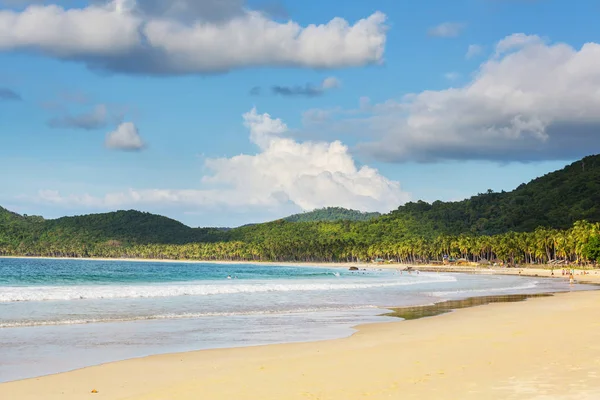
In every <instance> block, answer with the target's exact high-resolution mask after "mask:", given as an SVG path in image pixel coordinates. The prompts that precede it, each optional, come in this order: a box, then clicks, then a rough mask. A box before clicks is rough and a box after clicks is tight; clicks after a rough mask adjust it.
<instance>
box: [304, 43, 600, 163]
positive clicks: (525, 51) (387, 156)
mask: <svg viewBox="0 0 600 400" xmlns="http://www.w3.org/2000/svg"><path fill="white" fill-rule="evenodd" d="M598 65H600V44H598V43H586V44H584V45H583V46H582V47H581V48H579V49H576V48H573V47H571V46H569V45H568V44H565V43H548V42H547V41H545V40H544V39H542V38H540V37H538V36H535V35H524V34H515V35H510V36H507V37H505V38H504V39H502V40H500V41H499V42H498V43H497V44H496V46H495V49H494V52H493V54H492V55H491V57H490V58H489V59H488V60H487V61H486V62H484V63H483V64H481V66H480V67H479V69H478V70H477V71H476V72H475V73H474V74H473V79H472V80H471V81H470V82H468V83H466V84H465V85H464V86H462V87H457V88H450V89H446V90H440V91H424V92H421V93H415V94H410V95H407V96H404V98H403V99H402V100H400V101H397V100H388V101H386V102H384V103H381V104H374V105H371V106H369V108H368V109H367V108H365V109H362V110H361V112H362V113H366V115H358V116H351V114H350V113H349V112H347V111H344V112H345V114H343V113H340V112H338V111H336V113H337V114H339V115H341V117H343V118H342V120H343V121H340V122H338V121H332V119H331V118H328V119H326V120H325V122H324V123H325V124H330V126H329V127H323V130H327V129H332V130H333V129H335V128H336V125H332V124H341V123H344V122H346V125H344V128H345V129H346V130H351V129H355V130H360V131H361V132H369V134H370V135H371V140H367V141H365V142H364V143H363V144H362V145H361V146H360V149H361V150H362V151H363V152H366V153H368V154H369V155H371V156H372V157H375V158H377V159H379V160H385V161H389V162H405V161H422V162H436V161H440V160H497V161H500V162H510V161H521V162H528V161H537V160H568V159H575V158H579V157H582V156H584V155H587V154H589V153H590V152H598V150H597V149H598V148H600V113H598V109H600V94H599V93H600V92H599V91H598V87H600V69H598V68H597V66H598ZM313 114H315V112H314V111H313ZM324 115H325V114H324ZM348 115H350V117H346V116H348ZM350 118H351V122H352V123H351V124H349V123H347V122H348V121H350ZM337 126H339V125H337Z"/></svg>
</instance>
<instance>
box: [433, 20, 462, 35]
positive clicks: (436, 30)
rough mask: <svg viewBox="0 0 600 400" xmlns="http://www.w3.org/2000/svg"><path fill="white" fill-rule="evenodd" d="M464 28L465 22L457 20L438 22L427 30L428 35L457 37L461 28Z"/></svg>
mask: <svg viewBox="0 0 600 400" xmlns="http://www.w3.org/2000/svg"><path fill="white" fill-rule="evenodd" d="M464 28H465V24H462V23H459V22H444V23H442V24H439V25H438V26H434V27H433V28H430V29H429V30H428V31H427V34H428V35H429V36H436V37H445V38H450V37H457V36H459V35H460V34H461V32H462V31H463V29H464Z"/></svg>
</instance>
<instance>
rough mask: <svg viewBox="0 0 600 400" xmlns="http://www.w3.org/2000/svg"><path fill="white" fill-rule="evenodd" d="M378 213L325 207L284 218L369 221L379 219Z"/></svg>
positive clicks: (309, 220) (295, 219) (286, 219)
mask: <svg viewBox="0 0 600 400" xmlns="http://www.w3.org/2000/svg"><path fill="white" fill-rule="evenodd" d="M380 215H381V214H380V213H378V212H363V211H357V210H349V209H347V208H342V207H325V208H319V209H316V210H313V211H307V212H304V213H300V214H294V215H290V216H289V217H286V218H284V220H285V221H288V222H316V221H368V220H370V219H372V218H376V217H379V216H380Z"/></svg>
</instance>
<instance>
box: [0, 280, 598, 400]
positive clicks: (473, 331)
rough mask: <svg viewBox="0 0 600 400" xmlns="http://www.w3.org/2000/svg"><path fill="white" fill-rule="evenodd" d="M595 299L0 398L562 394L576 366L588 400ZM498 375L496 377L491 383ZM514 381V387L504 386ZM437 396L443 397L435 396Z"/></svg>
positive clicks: (387, 329)
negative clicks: (527, 388)
mask: <svg viewBox="0 0 600 400" xmlns="http://www.w3.org/2000/svg"><path fill="white" fill-rule="evenodd" d="M599 300H600V291H582V292H570V293H554V294H552V295H551V296H550V297H538V296H536V297H533V298H528V299H527V300H526V301H521V302H518V303H510V302H509V303H493V304H487V305H485V307H480V306H475V307H470V308H465V309H459V310H456V311H454V312H451V313H446V314H441V315H437V316H435V318H421V319H416V320H401V321H397V322H382V323H371V324H363V325H359V326H356V327H355V329H356V332H355V333H353V334H352V335H351V336H349V337H346V338H339V339H333V340H325V341H317V342H302V343H287V344H273V345H261V346H251V347H242V348H230V349H213V350H200V351H191V352H185V353H173V354H164V355H153V356H148V357H143V358H135V359H129V360H124V361H117V362H112V363H108V364H101V365H97V366H92V367H86V368H83V369H79V370H74V371H70V372H65V373H59V374H54V375H47V376H43V377H39V378H32V379H26V380H19V381H12V382H6V383H2V384H0V397H4V396H6V398H19V399H23V400H27V399H37V398H42V397H43V398H46V399H55V398H56V399H58V398H60V399H79V398H82V397H83V396H85V395H88V394H89V393H90V391H91V390H93V389H96V390H98V392H99V394H101V395H102V396H101V397H102V398H106V399H131V400H134V399H137V400H150V399H162V398H170V399H176V400H179V399H193V398H197V395H198V393H202V394H203V395H204V396H203V397H207V398H214V399H230V398H239V399H259V398H260V399H276V398H286V399H296V398H298V399H300V398H319V397H317V396H323V398H331V399H340V400H341V399H344V400H346V399H358V398H361V399H362V398H364V397H369V398H375V399H380V398H381V399H383V398H389V396H391V395H396V394H397V395H400V394H402V397H403V398H458V397H460V398H465V399H471V398H473V399H476V398H477V399H479V398H490V399H496V398H497V399H500V398H507V397H508V394H509V393H510V394H512V395H514V396H515V397H510V398H515V399H521V398H522V399H529V398H532V397H531V395H532V394H533V392H527V391H525V392H523V391H522V390H521V389H519V387H520V386H522V385H524V384H527V385H530V386H531V385H533V386H535V387H536V390H538V391H541V392H540V394H544V393H546V394H548V393H547V390H548V387H549V386H552V387H553V390H556V391H558V392H563V391H564V392H565V394H567V393H570V394H573V388H572V385H571V386H570V385H569V382H570V381H571V380H572V379H575V378H574V377H573V376H574V375H575V376H576V378H577V379H578V380H577V382H579V386H581V388H580V389H581V393H582V394H587V393H588V392H589V393H590V397H578V398H590V399H591V398H598V397H594V396H598V395H600V383H599V382H597V380H596V379H594V378H595V376H592V375H593V374H592V375H590V371H592V370H593V368H598V365H600V346H598V345H597V344H598V342H600V330H599V329H597V327H596V329H594V328H593V327H594V326H597V325H598V323H597V322H596V319H595V317H594V315H595V314H594V310H595V309H596V304H598V301H599ZM557 311H559V312H561V315H562V316H563V318H561V320H559V319H557V318H556V315H555V314H556V312H557ZM482 321H484V322H485V323H482ZM549 328H552V329H549ZM440 330H441V331H443V332H444V335H440V334H439V332H440ZM571 335H573V336H571ZM570 337H576V338H577V340H570V339H569V351H566V350H565V349H564V346H560V345H558V346H557V345H556V344H557V340H558V341H560V340H561V339H564V338H570ZM590 346H591V347H590ZM523 352H525V353H531V354H529V356H527V355H526V354H523ZM391 353H396V354H397V356H395V357H393V358H392V357H390V354H391ZM492 354H494V355H495V358H494V357H491V356H492ZM461 357H462V359H461ZM516 359H519V360H520V361H519V362H516V361H515V360H516ZM561 359H562V362H561V361H560V360H561ZM368 360H372V364H369V361H368ZM365 363H366V364H365ZM465 364H466V365H465ZM364 365H370V367H369V369H364V368H362V366H364ZM491 365H494V366H496V367H497V366H498V365H502V368H500V369H497V368H496V367H495V368H490V366H491ZM569 365H573V366H576V368H575V369H569ZM371 366H372V367H371ZM481 368H483V369H485V370H486V371H487V374H482V371H481ZM565 368H566V369H565ZM550 370H551V371H550ZM132 371H136V372H135V373H134V372H132ZM165 371H166V372H165ZM578 371H583V372H585V373H583V375H582V373H578ZM265 372H266V373H265ZM322 374H324V375H325V376H323V375H322ZM531 374H533V375H535V379H534V380H533V381H532V380H531V379H532V377H531V376H530V375H531ZM273 375H276V376H273ZM473 375H477V376H476V377H474V376H473ZM350 376H353V377H354V378H348V377H350ZM451 376H456V378H459V376H462V378H463V379H462V380H461V379H457V380H455V379H451ZM567 377H568V381H567V382H565V378H567ZM464 379H466V380H467V382H465V381H464ZM499 379H500V381H502V380H503V379H504V382H503V385H504V386H502V385H500V386H498V380H499ZM515 379H516V380H517V381H519V382H518V383H519V385H517V386H515V387H513V388H512V389H511V384H514V383H515V382H514V380H515ZM583 381H585V385H583V384H581V382H583ZM267 382H269V383H267ZM274 382H275V383H274ZM276 382H279V383H276ZM283 382H285V384H283ZM493 382H496V384H495V385H492V383H493ZM583 386H585V388H583ZM474 389H476V390H474ZM517 389H518V390H517ZM558 392H550V394H556V395H558ZM309 393H311V394H312V395H313V396H314V397H310V396H308V395H307V394H309ZM364 393H371V395H369V396H364ZM436 393H437V396H436V395H435V394H436ZM442 393H443V394H444V396H448V397H439V395H440V394H442ZM326 395H327V397H326ZM428 396H429V397H428ZM552 398H561V397H559V396H556V397H552Z"/></svg>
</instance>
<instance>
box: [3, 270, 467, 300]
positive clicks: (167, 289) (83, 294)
mask: <svg viewBox="0 0 600 400" xmlns="http://www.w3.org/2000/svg"><path fill="white" fill-rule="evenodd" d="M454 281H456V278H455V277H453V276H448V275H436V276H428V277H427V278H425V279H415V280H409V281H406V280H401V281H400V280H399V281H392V282H390V281H386V282H381V281H380V282H369V283H356V282H352V283H350V282H348V283H337V282H336V283H333V282H319V283H290V282H287V283H272V282H269V283H266V282H260V283H233V282H231V283H228V284H214V283H211V284H189V283H188V284H183V283H182V284H155V285H132V286H129V285H105V286H103V285H81V286H26V287H18V286H4V287H0V303H7V302H22V301H51V300H101V299H131V298H159V297H176V296H210V295H224V294H238V293H267V292H293V291H329V290H352V289H369V288H380V287H381V288H385V287H394V286H409V285H426V284H433V283H441V282H454Z"/></svg>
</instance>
